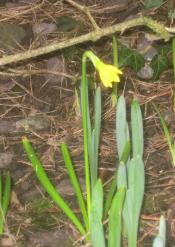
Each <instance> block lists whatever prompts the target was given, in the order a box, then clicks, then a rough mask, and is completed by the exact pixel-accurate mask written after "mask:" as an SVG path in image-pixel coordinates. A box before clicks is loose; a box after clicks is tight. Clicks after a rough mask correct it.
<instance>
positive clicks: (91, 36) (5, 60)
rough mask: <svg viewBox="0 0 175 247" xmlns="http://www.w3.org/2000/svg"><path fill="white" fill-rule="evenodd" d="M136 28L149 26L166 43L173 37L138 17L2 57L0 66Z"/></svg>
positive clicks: (154, 24)
mask: <svg viewBox="0 0 175 247" xmlns="http://www.w3.org/2000/svg"><path fill="white" fill-rule="evenodd" d="M135 26H147V27H149V28H150V29H152V30H153V31H154V32H155V33H156V34H158V35H159V36H160V37H161V38H162V39H164V40H165V41H168V40H169V39H170V38H171V37H172V36H171V34H169V32H168V31H167V30H166V29H165V26H164V25H163V24H160V23H158V22H157V21H154V20H152V19H151V18H149V17H138V18H136V19H133V20H128V21H125V22H122V23H119V24H116V25H113V26H109V27H105V28H99V29H98V30H95V31H93V32H90V33H88V34H84V35H81V36H79V37H76V38H72V39H69V40H65V41H62V42H59V41H58V42H56V43H54V44H50V45H47V46H44V47H41V48H38V49H34V50H28V51H25V52H20V53H17V54H15V55H9V56H5V57H2V58H0V66H2V65H7V64H11V63H14V62H19V61H23V60H26V59H29V58H34V57H38V56H41V55H44V54H48V53H51V52H53V51H57V50H61V49H63V48H67V47H70V46H73V45H77V44H81V43H83V42H87V41H93V42H95V41H97V40H98V39H100V38H101V37H103V36H108V35H111V34H114V33H115V32H121V33H123V32H124V31H125V30H126V29H128V28H131V27H135Z"/></svg>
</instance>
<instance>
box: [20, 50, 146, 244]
mask: <svg viewBox="0 0 175 247" xmlns="http://www.w3.org/2000/svg"><path fill="white" fill-rule="evenodd" d="M87 58H88V59H89V60H90V61H91V62H92V63H93V65H94V67H95V69H96V70H97V71H98V72H99V76H100V79H101V81H102V83H103V85H104V86H105V87H109V88H111V87H112V86H113V83H118V82H120V75H122V71H121V70H120V69H119V68H118V67H117V66H114V65H109V64H105V63H103V62H102V61H101V60H100V59H99V58H98V57H97V56H96V55H95V54H94V53H93V52H92V51H86V52H85V53H84V54H83V57H82V81H81V87H80V95H81V98H80V103H81V111H82V123H83V151H84V175H85V185H86V196H85V197H84V195H83V193H82V190H81V186H80V183H79V180H78V177H77V175H76V172H75V169H74V167H73V163H72V159H71V155H70V153H69V150H68V147H67V145H66V143H61V144H60V146H61V153H62V156H63V159H64V164H65V167H66V170H67V173H68V175H69V178H70V182H71V184H72V187H73V189H74V192H75V195H76V198H77V202H78V205H79V208H80V212H81V217H78V216H77V215H76V214H75V213H74V212H73V210H72V209H71V207H70V206H69V205H68V203H67V202H66V201H65V200H64V199H63V198H62V196H61V195H60V194H59V192H58V191H57V190H56V189H55V187H54V186H53V184H52V183H51V181H50V180H49V178H48V176H47V174H46V172H45V170H44V168H43V165H42V163H41V162H40V160H39V159H38V157H37V155H36V153H35V151H34V150H33V148H32V145H31V144H30V142H29V140H28V139H27V137H23V139H22V141H23V146H24V149H25V151H26V153H27V155H28V158H29V159H30V161H31V163H32V166H33V168H34V171H35V173H36V176H37V177H38V179H39V181H40V183H41V184H42V186H43V187H44V189H45V190H46V191H47V193H48V194H49V195H50V196H51V198H52V200H53V201H54V202H55V203H56V204H57V205H58V206H59V207H60V208H61V209H62V210H63V212H64V213H65V214H66V215H67V217H68V218H69V220H70V221H71V222H72V223H73V225H74V226H75V227H76V229H77V230H78V231H79V233H80V234H81V235H84V236H85V240H86V241H90V243H91V245H92V246H93V247H106V246H108V247H121V246H122V232H125V236H126V237H127V241H128V247H136V246H137V233H138V225H139V224H138V222H139V215H140V210H141V206H142V200H143V195H144V164H143V161H142V155H143V124H142V114H141V110H140V106H139V104H138V102H137V101H136V100H133V102H132V104H131V132H132V142H131V141H130V135H129V127H128V123H127V120H126V103H125V99H124V97H123V95H122V96H120V97H119V100H118V103H117V109H116V133H117V135H116V139H117V147H118V148H117V152H118V157H119V162H118V166H117V172H115V174H114V178H113V180H112V183H111V185H110V187H109V192H108V193H107V196H106V198H105V200H104V195H103V185H102V181H101V180H100V179H99V177H98V155H99V144H100V131H101V88H100V86H97V87H96V89H95V93H94V117H93V123H92V121H91V117H90V107H89V97H88V78H87V73H86V62H87ZM131 143H132V148H131ZM131 151H132V152H131ZM104 220H105V221H106V222H107V224H106V225H105V227H104V225H103V222H104ZM122 224H123V225H124V226H123V225H122ZM106 230H107V231H106ZM106 233H107V234H106Z"/></svg>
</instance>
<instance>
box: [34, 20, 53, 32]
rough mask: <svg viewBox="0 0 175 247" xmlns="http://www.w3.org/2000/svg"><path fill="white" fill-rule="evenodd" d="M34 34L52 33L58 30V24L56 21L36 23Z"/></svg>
mask: <svg viewBox="0 0 175 247" xmlns="http://www.w3.org/2000/svg"><path fill="white" fill-rule="evenodd" d="M32 30H33V34H40V33H42V34H50V33H55V32H56V31H57V25H56V24H55V23H46V22H42V23H35V24H34V25H33V27H32Z"/></svg>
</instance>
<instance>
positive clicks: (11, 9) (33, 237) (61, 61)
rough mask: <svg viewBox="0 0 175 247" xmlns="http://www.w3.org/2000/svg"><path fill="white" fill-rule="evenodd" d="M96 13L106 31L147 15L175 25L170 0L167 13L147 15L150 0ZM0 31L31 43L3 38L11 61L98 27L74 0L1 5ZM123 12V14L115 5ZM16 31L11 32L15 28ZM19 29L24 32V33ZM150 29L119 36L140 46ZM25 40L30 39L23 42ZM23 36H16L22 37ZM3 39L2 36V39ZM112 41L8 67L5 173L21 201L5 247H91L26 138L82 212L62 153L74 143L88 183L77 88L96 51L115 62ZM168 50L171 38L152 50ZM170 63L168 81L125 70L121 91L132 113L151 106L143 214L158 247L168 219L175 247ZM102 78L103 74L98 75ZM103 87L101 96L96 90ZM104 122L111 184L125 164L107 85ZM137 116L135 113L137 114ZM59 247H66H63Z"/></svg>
mask: <svg viewBox="0 0 175 247" xmlns="http://www.w3.org/2000/svg"><path fill="white" fill-rule="evenodd" d="M77 2H78V3H80V4H86V5H87V6H90V7H91V8H92V9H93V10H95V11H94V12H93V17H94V18H95V20H96V22H97V24H98V25H99V26H100V27H105V26H110V25H112V24H116V23H119V22H122V21H125V20H126V19H128V18H133V17H136V16H141V15H145V16H146V15H147V16H151V17H152V18H153V19H155V20H158V21H161V22H162V23H164V24H165V26H167V27H169V26H173V17H172V16H171V18H167V16H168V14H169V13H170V10H172V11H174V5H173V4H174V1H164V3H163V4H162V5H161V6H158V7H153V8H151V9H150V8H147V9H146V8H145V7H144V2H145V1H134V0H133V1H132V0H125V1H118V0H110V1H103V0H96V1H91V0H87V1H85V0H83V1H77ZM0 4H1V6H0V25H2V27H0V28H1V29H3V28H4V30H5V32H6V33H7V32H9V33H10V32H11V31H7V30H9V29H7V26H4V25H6V24H8V25H12V24H13V25H14V26H12V29H13V30H15V33H16V32H17V29H18V27H20V28H22V29H20V31H19V32H20V33H21V34H22V38H21V39H19V40H17V41H16V42H12V43H7V40H9V39H10V40H12V39H13V38H14V39H17V37H18V36H19V34H18V35H17V37H14V36H13V38H11V37H12V36H10V38H9V37H7V40H5V38H4V40H2V41H0V53H1V57H2V56H4V55H6V54H15V53H17V52H19V51H25V50H28V49H31V50H32V49H35V48H38V47H40V46H44V45H48V44H51V43H52V42H56V41H58V40H60V41H62V40H64V39H69V38H71V37H75V36H78V35H80V34H85V33H88V32H90V31H91V30H92V29H93V27H92V25H91V23H90V22H89V20H88V19H87V16H86V15H85V14H83V13H82V12H81V11H80V10H78V9H77V8H75V7H73V6H72V5H70V4H69V3H67V2H66V1H56V0H55V1H54V0H52V1H45V0H43V1H37V0H33V1H22V0H21V1H20V0H19V1H17V0H16V1H10V0H9V1H1V3H0ZM111 6H113V7H111ZM170 7H171V8H170ZM8 27H9V26H8ZM16 28H17V29H16ZM149 32H151V31H150V30H148V29H147V28H145V27H139V28H138V27H135V28H132V29H130V30H128V31H126V32H124V33H122V34H117V35H116V37H117V38H118V39H119V40H120V42H125V41H127V43H128V44H129V46H130V47H131V48H132V49H138V45H139V44H142V42H143V37H144V35H145V33H149ZM23 33H24V35H23ZM13 35H14V34H13ZM0 36H1V37H2V34H0ZM3 37H4V36H3ZM0 40H1V38H0ZM111 41H112V38H111V37H105V38H102V39H101V40H99V41H97V42H95V43H93V42H86V43H83V44H81V45H77V46H73V47H70V48H67V49H63V50H61V51H57V52H54V53H52V54H47V55H44V56H40V57H37V58H34V59H30V60H27V61H21V62H19V63H17V64H10V65H7V66H4V67H2V69H1V71H0V77H1V80H0V156H1V157H0V168H1V170H10V172H11V176H12V183H13V185H12V198H11V203H10V208H9V211H8V215H7V220H6V229H5V234H4V235H3V236H2V238H1V245H0V246H2V247H7V246H19V247H20V246H21V247H23V246H24V247H31V246H32V247H38V246H40V247H48V246H49V247H56V246H61V247H62V246H63V247H64V246H66V247H68V246H84V245H83V240H82V239H81V237H80V236H79V235H78V233H77V232H76V230H75V229H74V228H73V226H72V225H71V224H70V222H69V221H68V220H67V219H66V217H65V216H64V215H63V214H62V213H61V211H60V209H58V208H57V207H56V206H55V205H54V203H52V202H51V200H50V198H48V196H47V195H46V194H45V192H44V190H43V189H42V187H41V185H40V184H39V182H38V181H37V179H36V177H35V175H34V173H33V170H32V168H31V165H30V162H29V161H28V159H27V157H26V154H25V152H24V150H23V147H22V143H21V138H22V136H24V135H27V136H28V138H29V139H30V141H31V142H32V144H33V147H34V148H35V150H36V151H37V153H38V155H39V157H40V158H41V161H42V162H43V165H44V167H45V169H46V171H47V174H48V176H49V178H50V179H51V180H52V182H53V183H54V184H55V186H56V188H58V190H59V192H60V193H61V194H62V195H63V197H64V198H66V200H68V201H69V203H70V205H71V206H72V207H73V208H74V210H75V211H77V210H78V209H77V205H76V203H75V198H74V196H73V192H72V189H71V186H70V184H69V180H68V177H67V175H66V171H65V167H64V164H63V160H62V157H61V154H60V150H59V144H60V143H61V142H62V141H64V142H66V143H67V145H68V146H69V149H70V151H71V155H72V158H73V161H74V165H75V167H76V171H77V174H78V176H79V177H80V178H81V181H82V187H83V186H84V179H83V173H84V168H83V148H82V143H83V140H82V125H81V115H80V109H79V105H78V98H77V90H78V89H79V84H80V80H81V57H82V54H83V52H84V51H85V50H87V49H91V50H93V51H94V52H95V53H96V54H98V56H100V57H101V58H102V59H103V60H104V61H106V62H109V63H111V62H112V48H111ZM168 44H169V45H171V41H169V43H168ZM156 45H159V46H161V47H164V45H167V43H166V44H165V42H164V41H163V40H158V41H156V40H154V41H152V42H151V43H149V45H147V46H151V47H154V46H156ZM167 58H168V59H167V61H168V63H167V66H166V69H165V70H163V71H162V72H161V73H160V75H159V78H158V79H156V80H155V79H153V78H148V77H147V76H146V77H145V78H144V76H143V75H142V76H140V75H139V74H138V73H137V72H136V71H134V70H133V69H132V68H131V67H129V66H126V67H124V68H123V76H122V80H121V81H122V82H121V83H120V84H119V88H118V94H119V95H120V94H122V93H123V94H124V96H125V98H126V102H127V105H128V109H129V107H130V103H131V101H132V99H133V97H136V98H137V99H138V100H139V102H140V104H141V107H142V113H143V119H144V142H145V149H144V163H145V173H146V190H145V198H144V203H143V209H142V213H141V225H140V232H139V239H138V246H152V241H153V238H154V236H155V235H156V234H157V226H158V222H159V217H160V215H161V214H164V215H165V217H166V222H167V239H168V245H167V246H170V247H173V246H175V197H174V188H175V170H174V167H173V166H172V160H171V155H170V152H169V149H168V145H167V143H166V140H165V138H164V134H163V131H162V127H161V125H160V120H159V118H158V116H157V114H156V113H155V110H154V108H153V106H152V102H154V103H156V104H157V106H158V107H159V109H160V111H161V113H162V115H163V116H164V118H165V120H166V122H167V124H168V127H169V130H170V132H171V134H172V135H173V136H174V133H175V127H174V126H175V113H174V111H173V107H172V105H173V104H172V92H173V85H172V83H173V68H172V52H171V50H169V51H168V53H167ZM89 70H90V71H91V72H92V76H93V78H94V80H98V77H97V75H96V74H95V73H94V71H93V70H91V66H89ZM92 90H93V89H92ZM102 94H103V102H102V104H103V121H102V136H101V148H100V169H99V174H100V177H101V178H102V179H103V181H108V179H110V178H111V176H112V175H113V172H114V171H115V167H116V164H117V156H116V140H115V107H112V106H111V90H110V89H106V88H103V87H102ZM128 118H129V114H128ZM58 243H60V244H59V245H58Z"/></svg>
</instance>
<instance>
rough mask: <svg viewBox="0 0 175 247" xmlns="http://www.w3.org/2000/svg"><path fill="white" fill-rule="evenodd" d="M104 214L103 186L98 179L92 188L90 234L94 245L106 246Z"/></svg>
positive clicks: (97, 246) (96, 246)
mask: <svg viewBox="0 0 175 247" xmlns="http://www.w3.org/2000/svg"><path fill="white" fill-rule="evenodd" d="M102 216H103V187H102V183H101V180H100V179H99V180H97V182H96V184H95V185H94V187H93V190H92V205H91V211H90V236H91V243H92V246H93V247H99V246H100V247H105V237H104V231H103V224H102Z"/></svg>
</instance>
